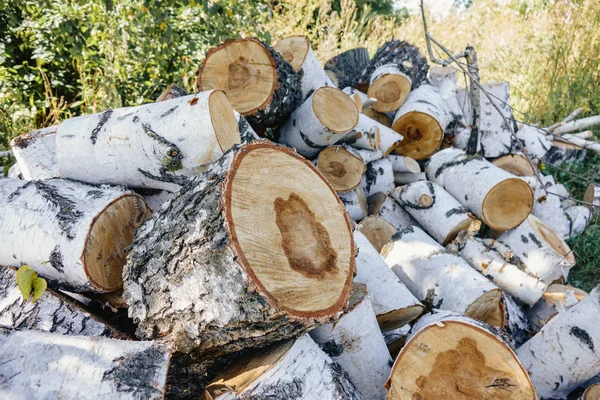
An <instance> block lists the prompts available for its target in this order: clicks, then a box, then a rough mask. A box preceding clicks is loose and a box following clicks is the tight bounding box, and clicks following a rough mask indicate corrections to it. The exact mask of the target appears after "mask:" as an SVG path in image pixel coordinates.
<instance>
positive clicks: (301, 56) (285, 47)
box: [273, 35, 310, 72]
mask: <svg viewBox="0 0 600 400" xmlns="http://www.w3.org/2000/svg"><path fill="white" fill-rule="evenodd" d="M273 48H274V49H275V50H277V51H278V52H279V54H281V57H282V58H283V59H284V60H285V61H287V62H288V63H289V64H290V65H291V66H292V68H294V71H296V72H298V71H299V70H300V67H302V64H303V63H304V60H305V59H306V55H307V54H308V50H309V49H310V41H309V40H308V38H307V37H306V36H302V35H296V36H290V37H287V38H284V39H281V40H280V41H279V42H277V44H276V45H275V46H273Z"/></svg>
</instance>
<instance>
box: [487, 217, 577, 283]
mask: <svg viewBox="0 0 600 400" xmlns="http://www.w3.org/2000/svg"><path fill="white" fill-rule="evenodd" d="M498 242H500V243H502V244H504V245H506V246H508V248H509V249H510V250H512V252H513V253H514V255H515V256H516V257H517V258H518V260H517V261H518V263H519V264H518V266H519V267H521V268H522V269H523V270H524V271H525V272H527V273H528V274H529V275H531V276H534V277H536V278H538V279H539V280H541V281H543V282H545V283H547V284H550V283H552V282H553V281H554V280H556V279H559V278H560V277H563V276H564V277H565V279H566V277H567V276H568V274H569V270H570V269H571V268H572V267H573V266H574V265H575V257H574V256H573V253H572V252H571V249H570V248H569V246H568V245H567V243H565V241H564V240H562V239H561V238H560V237H558V236H557V235H556V234H555V233H554V231H552V230H551V229H550V228H548V227H547V226H546V225H545V224H544V223H543V222H541V221H540V220H539V219H538V218H537V217H536V216H534V215H530V216H529V217H528V218H527V219H526V220H525V221H524V222H523V223H522V224H520V225H519V226H517V227H516V228H514V229H511V230H509V231H506V232H504V233H503V234H502V235H501V236H500V237H499V238H498Z"/></svg>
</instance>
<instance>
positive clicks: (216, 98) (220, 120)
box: [208, 90, 242, 153]
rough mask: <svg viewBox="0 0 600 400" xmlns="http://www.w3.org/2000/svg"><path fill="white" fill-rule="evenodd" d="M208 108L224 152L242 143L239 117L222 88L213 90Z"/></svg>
mask: <svg viewBox="0 0 600 400" xmlns="http://www.w3.org/2000/svg"><path fill="white" fill-rule="evenodd" d="M208 109H209V112H210V120H211V122H212V125H213V128H214V130H215V135H216V137H217V142H218V143H219V147H221V151H223V153H224V152H226V151H227V150H229V149H230V148H231V147H233V145H234V144H239V143H241V142H242V138H241V136H240V130H239V128H238V123H237V119H236V118H235V114H234V112H233V107H231V103H230V102H229V99H227V95H226V94H225V92H223V91H222V90H215V91H214V92H212V93H211V94H210V96H209V97H208Z"/></svg>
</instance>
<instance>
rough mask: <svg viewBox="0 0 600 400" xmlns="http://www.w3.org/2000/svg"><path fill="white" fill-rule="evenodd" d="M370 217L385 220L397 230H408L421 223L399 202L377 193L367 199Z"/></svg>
mask: <svg viewBox="0 0 600 400" xmlns="http://www.w3.org/2000/svg"><path fill="white" fill-rule="evenodd" d="M367 204H368V206H369V215H371V216H376V217H380V218H383V219H385V220H386V221H387V222H389V223H390V224H392V226H393V227H394V228H395V229H396V230H402V229H406V228H408V227H410V226H413V225H417V226H419V223H418V222H417V221H416V220H415V219H414V218H413V217H412V216H411V215H410V214H409V213H407V212H406V210H404V209H403V208H402V207H401V206H400V204H398V202H397V201H396V200H395V199H394V198H392V197H390V196H388V195H387V194H385V193H382V192H377V193H375V194H372V195H371V196H370V197H369V198H368V199H367Z"/></svg>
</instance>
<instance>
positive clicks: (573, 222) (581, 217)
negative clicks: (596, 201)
mask: <svg viewBox="0 0 600 400" xmlns="http://www.w3.org/2000/svg"><path fill="white" fill-rule="evenodd" d="M565 215H566V216H567V219H568V220H569V234H568V236H567V238H569V239H570V238H573V237H575V236H578V235H581V234H582V233H583V232H584V231H585V228H587V226H588V225H589V223H590V221H591V220H592V211H591V210H590V209H589V208H587V207H585V206H576V205H572V206H569V207H567V208H565Z"/></svg>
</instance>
